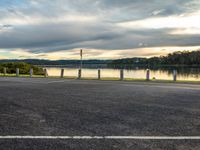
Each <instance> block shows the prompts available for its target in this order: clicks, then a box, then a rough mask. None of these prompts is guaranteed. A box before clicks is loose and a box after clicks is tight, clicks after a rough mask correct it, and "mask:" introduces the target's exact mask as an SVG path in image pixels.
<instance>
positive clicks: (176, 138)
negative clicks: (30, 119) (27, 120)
mask: <svg viewBox="0 0 200 150" xmlns="http://www.w3.org/2000/svg"><path fill="white" fill-rule="evenodd" d="M0 139H77V140H81V139H82V140H83V139H110V140H200V136H0Z"/></svg>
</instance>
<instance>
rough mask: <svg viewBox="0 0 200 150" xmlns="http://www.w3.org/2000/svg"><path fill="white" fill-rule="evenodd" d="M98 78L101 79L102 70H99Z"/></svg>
mask: <svg viewBox="0 0 200 150" xmlns="http://www.w3.org/2000/svg"><path fill="white" fill-rule="evenodd" d="M98 80H101V70H100V69H99V70H98Z"/></svg>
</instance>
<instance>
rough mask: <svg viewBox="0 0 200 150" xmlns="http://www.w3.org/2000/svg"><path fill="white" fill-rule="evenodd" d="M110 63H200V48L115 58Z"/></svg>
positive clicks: (148, 64)
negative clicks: (163, 54)
mask: <svg viewBox="0 0 200 150" xmlns="http://www.w3.org/2000/svg"><path fill="white" fill-rule="evenodd" d="M109 65H136V66H137V65H138V66H140V65H143V66H159V65H200V50H198V51H178V52H174V53H171V54H168V55H167V56H160V57H151V58H125V59H118V60H113V61H112V62H111V63H109Z"/></svg>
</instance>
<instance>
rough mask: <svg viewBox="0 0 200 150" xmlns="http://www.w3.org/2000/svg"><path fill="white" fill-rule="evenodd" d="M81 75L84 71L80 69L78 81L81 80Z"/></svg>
mask: <svg viewBox="0 0 200 150" xmlns="http://www.w3.org/2000/svg"><path fill="white" fill-rule="evenodd" d="M81 74H82V70H81V69H79V70H78V79H81Z"/></svg>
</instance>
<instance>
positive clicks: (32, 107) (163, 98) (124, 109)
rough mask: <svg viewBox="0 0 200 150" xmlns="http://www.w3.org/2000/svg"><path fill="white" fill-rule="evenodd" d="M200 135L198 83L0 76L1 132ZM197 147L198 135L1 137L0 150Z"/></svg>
mask: <svg viewBox="0 0 200 150" xmlns="http://www.w3.org/2000/svg"><path fill="white" fill-rule="evenodd" d="M8 135H9V136H124V137H125V136H178V137H181V136H200V85H197V84H196V85H194V84H176V83H152V82H128V81H94V80H67V79H50V78H15V77H1V78H0V136H8ZM27 149H28V150H29V149H30V150H47V149H48V150H66V149H70V150H76V149H78V150H82V149H83V150H90V149H91V150H93V149H95V150H96V149H97V150H112V149H114V150H115V149H116V150H125V149H151V150H156V149H160V150H161V149H169V150H171V149H178V150H190V149H191V150H199V149H200V140H198V139H197V140H188V139H187V140H148V139H140V140H139V139H15V138H13V139H3V138H1V139H0V150H27Z"/></svg>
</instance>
